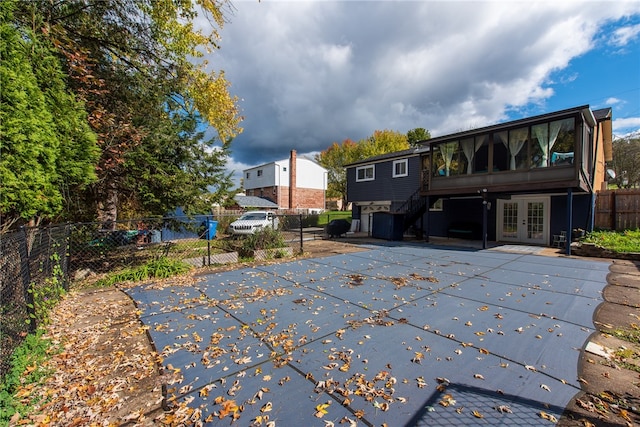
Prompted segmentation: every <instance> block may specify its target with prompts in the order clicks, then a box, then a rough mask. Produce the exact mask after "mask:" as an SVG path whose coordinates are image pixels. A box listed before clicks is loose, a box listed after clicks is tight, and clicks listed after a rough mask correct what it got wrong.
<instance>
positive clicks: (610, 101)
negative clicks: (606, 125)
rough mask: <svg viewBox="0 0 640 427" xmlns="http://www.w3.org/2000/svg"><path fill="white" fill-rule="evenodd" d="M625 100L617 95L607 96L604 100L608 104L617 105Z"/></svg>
mask: <svg viewBox="0 0 640 427" xmlns="http://www.w3.org/2000/svg"><path fill="white" fill-rule="evenodd" d="M623 102H624V101H623V100H622V99H619V98H615V97H611V98H607V100H606V101H605V102H604V103H605V104H606V105H610V106H612V105H616V104H620V103H623Z"/></svg>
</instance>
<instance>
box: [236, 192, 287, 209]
mask: <svg viewBox="0 0 640 427" xmlns="http://www.w3.org/2000/svg"><path fill="white" fill-rule="evenodd" d="M233 199H234V200H235V201H236V203H238V206H240V207H241V208H265V209H278V204H277V203H274V202H272V201H271V200H269V199H267V198H264V197H258V196H244V195H240V194H236V195H235V197H234V198H233Z"/></svg>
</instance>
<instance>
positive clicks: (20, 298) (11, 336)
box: [0, 225, 69, 375]
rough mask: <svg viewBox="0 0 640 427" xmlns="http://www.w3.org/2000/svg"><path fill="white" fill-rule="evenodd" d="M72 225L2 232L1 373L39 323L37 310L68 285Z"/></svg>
mask: <svg viewBox="0 0 640 427" xmlns="http://www.w3.org/2000/svg"><path fill="white" fill-rule="evenodd" d="M68 236H69V226H67V225H62V226H53V227H45V228H28V227H23V228H21V229H20V230H19V231H16V232H12V233H6V234H1V235H0V374H2V375H4V374H5V373H6V371H7V369H8V368H9V359H10V357H11V354H12V353H13V351H14V349H15V348H16V347H17V346H19V345H20V343H22V341H23V340H24V338H25V337H26V336H27V334H29V333H30V332H33V331H35V329H36V328H37V326H38V321H39V319H38V317H37V314H38V313H37V311H38V309H39V308H44V307H46V304H47V301H49V300H52V299H53V298H55V297H56V296H57V295H58V294H59V293H60V289H65V290H66V289H68V281H67V280H66V278H67V277H68V267H69V264H68V261H69V259H68V256H67V249H68V246H67V242H68Z"/></svg>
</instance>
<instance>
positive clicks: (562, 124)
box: [531, 118, 575, 168]
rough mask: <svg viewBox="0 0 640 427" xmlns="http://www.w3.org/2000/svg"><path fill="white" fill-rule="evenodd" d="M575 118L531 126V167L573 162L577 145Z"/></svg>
mask: <svg viewBox="0 0 640 427" xmlns="http://www.w3.org/2000/svg"><path fill="white" fill-rule="evenodd" d="M574 128H575V120H574V119H573V118H569V119H563V120H556V121H553V122H549V123H542V124H539V125H534V126H532V127H531V139H532V140H533V142H534V143H533V144H532V146H531V167H542V168H544V167H549V166H557V165H562V164H572V163H573V151H574V145H575V132H574Z"/></svg>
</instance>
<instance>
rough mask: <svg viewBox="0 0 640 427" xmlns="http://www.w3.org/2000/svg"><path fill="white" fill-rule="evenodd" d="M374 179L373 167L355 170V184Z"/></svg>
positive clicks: (361, 167)
mask: <svg viewBox="0 0 640 427" xmlns="http://www.w3.org/2000/svg"><path fill="white" fill-rule="evenodd" d="M374 179H375V169H374V166H373V165H370V166H360V167H359V168H356V182H360V181H373V180H374Z"/></svg>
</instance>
